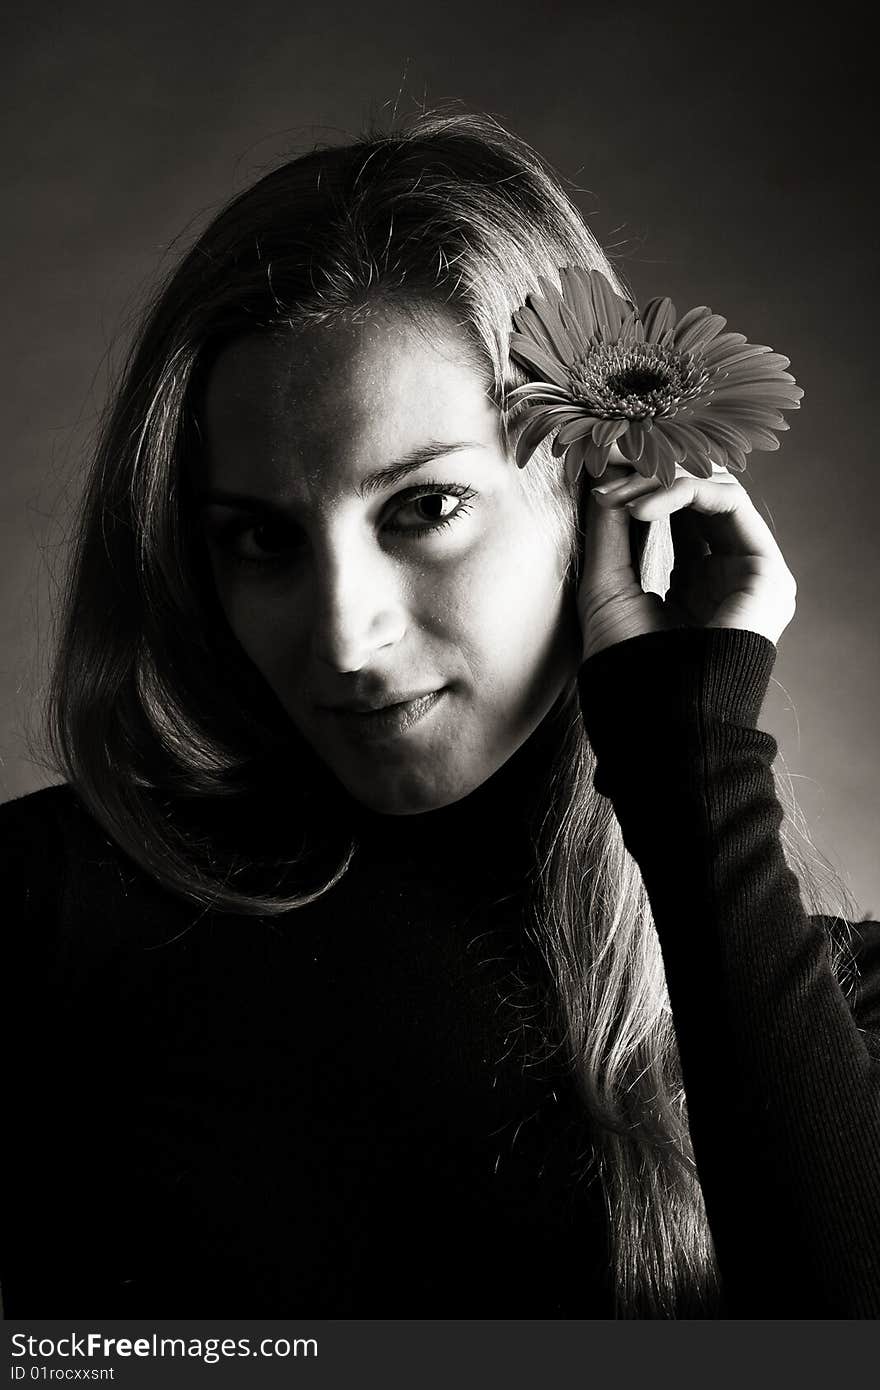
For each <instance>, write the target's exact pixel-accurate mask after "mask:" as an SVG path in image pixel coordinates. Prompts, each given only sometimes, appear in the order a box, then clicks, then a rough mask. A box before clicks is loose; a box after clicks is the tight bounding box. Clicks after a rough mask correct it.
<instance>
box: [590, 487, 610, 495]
mask: <svg viewBox="0 0 880 1390" xmlns="http://www.w3.org/2000/svg"><path fill="white" fill-rule="evenodd" d="M590 492H601V493H603V494H604V493H606V492H608V488H607V487H591V488H590Z"/></svg>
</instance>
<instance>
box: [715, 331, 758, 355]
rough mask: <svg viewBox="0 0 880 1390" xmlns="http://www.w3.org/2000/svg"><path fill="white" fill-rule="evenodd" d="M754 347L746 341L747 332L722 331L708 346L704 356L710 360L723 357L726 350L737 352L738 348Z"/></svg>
mask: <svg viewBox="0 0 880 1390" xmlns="http://www.w3.org/2000/svg"><path fill="white" fill-rule="evenodd" d="M744 346H747V347H752V346H753V344H752V343H746V335H745V333H729V332H728V333H720V334H719V335H718V337H717V338H715V339H714V341H713V342H712V343H711V344H710V345H709V347H707V348H706V351H705V352H704V354H703V356H704V357H705V359H706V361H707V362H708V361H709V360H710V358H711V359H713V360H714V359H715V358H718V357H721V356H723V355H724V353H726V352H735V351H736V350H737V348H741V347H744Z"/></svg>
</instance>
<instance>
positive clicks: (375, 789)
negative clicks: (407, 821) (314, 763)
mask: <svg viewBox="0 0 880 1390" xmlns="http://www.w3.org/2000/svg"><path fill="white" fill-rule="evenodd" d="M488 775H489V774H488V773H486V774H485V775H483V776H479V775H478V776H477V777H476V778H474V777H473V776H471V777H460V778H457V779H455V780H453V781H450V779H449V777H448V776H446V777H442V778H437V779H431V778H426V777H425V776H424V775H423V774H422V775H419V774H410V775H399V776H398V777H395V778H391V777H389V778H388V779H387V780H386V779H384V778H377V779H376V780H375V781H372V782H370V783H369V784H365V783H364V784H362V783H358V784H357V785H352V784H351V783H350V782H347V783H346V784H345V785H346V790H347V791H348V794H349V796H352V797H354V799H355V800H356V801H359V802H360V803H361V804H362V805H363V806H366V807H367V808H368V809H369V810H370V811H378V812H379V813H380V814H382V815H386V816H418V815H422V814H423V813H424V812H426V811H439V810H440V808H441V807H442V806H451V805H452V804H453V803H454V802H456V801H461V800H462V798H463V797H466V796H468V795H469V794H470V793H471V792H472V791H475V790H476V788H477V787H478V786H480V785H481V784H482V783H483V782H484V781H485V780H486V777H487V776H488Z"/></svg>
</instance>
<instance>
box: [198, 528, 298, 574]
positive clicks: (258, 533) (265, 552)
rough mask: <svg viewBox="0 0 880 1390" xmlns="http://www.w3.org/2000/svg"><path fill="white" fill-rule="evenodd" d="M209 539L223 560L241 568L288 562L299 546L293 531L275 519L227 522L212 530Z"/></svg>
mask: <svg viewBox="0 0 880 1390" xmlns="http://www.w3.org/2000/svg"><path fill="white" fill-rule="evenodd" d="M212 539H213V544H214V546H215V547H216V549H218V550H219V551H220V552H221V554H222V556H223V557H224V558H225V559H227V560H229V561H230V563H231V564H234V565H240V566H242V567H243V568H245V569H269V568H274V569H277V568H279V567H280V566H281V565H285V564H290V563H291V562H292V560H293V559H295V557H296V555H297V553H298V551H299V549H300V545H301V539H300V538H299V536H298V535H297V533H296V532H295V530H294V529H293V528H292V527H290V526H285V525H284V523H283V522H278V521H257V522H254V521H247V520H238V521H231V522H228V523H227V524H226V525H225V526H222V527H220V528H219V529H218V530H216V531H215V532H214V533H213V537H212Z"/></svg>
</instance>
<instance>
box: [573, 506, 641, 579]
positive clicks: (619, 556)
mask: <svg viewBox="0 0 880 1390" xmlns="http://www.w3.org/2000/svg"><path fill="white" fill-rule="evenodd" d="M631 529H632V528H631V519H630V515H629V513H628V512H627V510H626V508H624V507H616V508H608V507H600V506H598V504H597V502H596V499H595V497H593V496H591V494H590V492H589V489H587V488H585V489H584V494H583V504H582V512H581V530H582V532H583V565H582V571H581V572H582V575H583V578H584V580H585V582H586V583H587V584H588V585H593V584H596V585H598V584H601V582H602V581H603V580H605V579H607V578H608V577H609V576H611V575H613V574H614V573H615V572H616V573H618V574H619V573H620V571H622V570H624V571H629V570H631V568H632V554H631V551H630V531H631Z"/></svg>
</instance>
